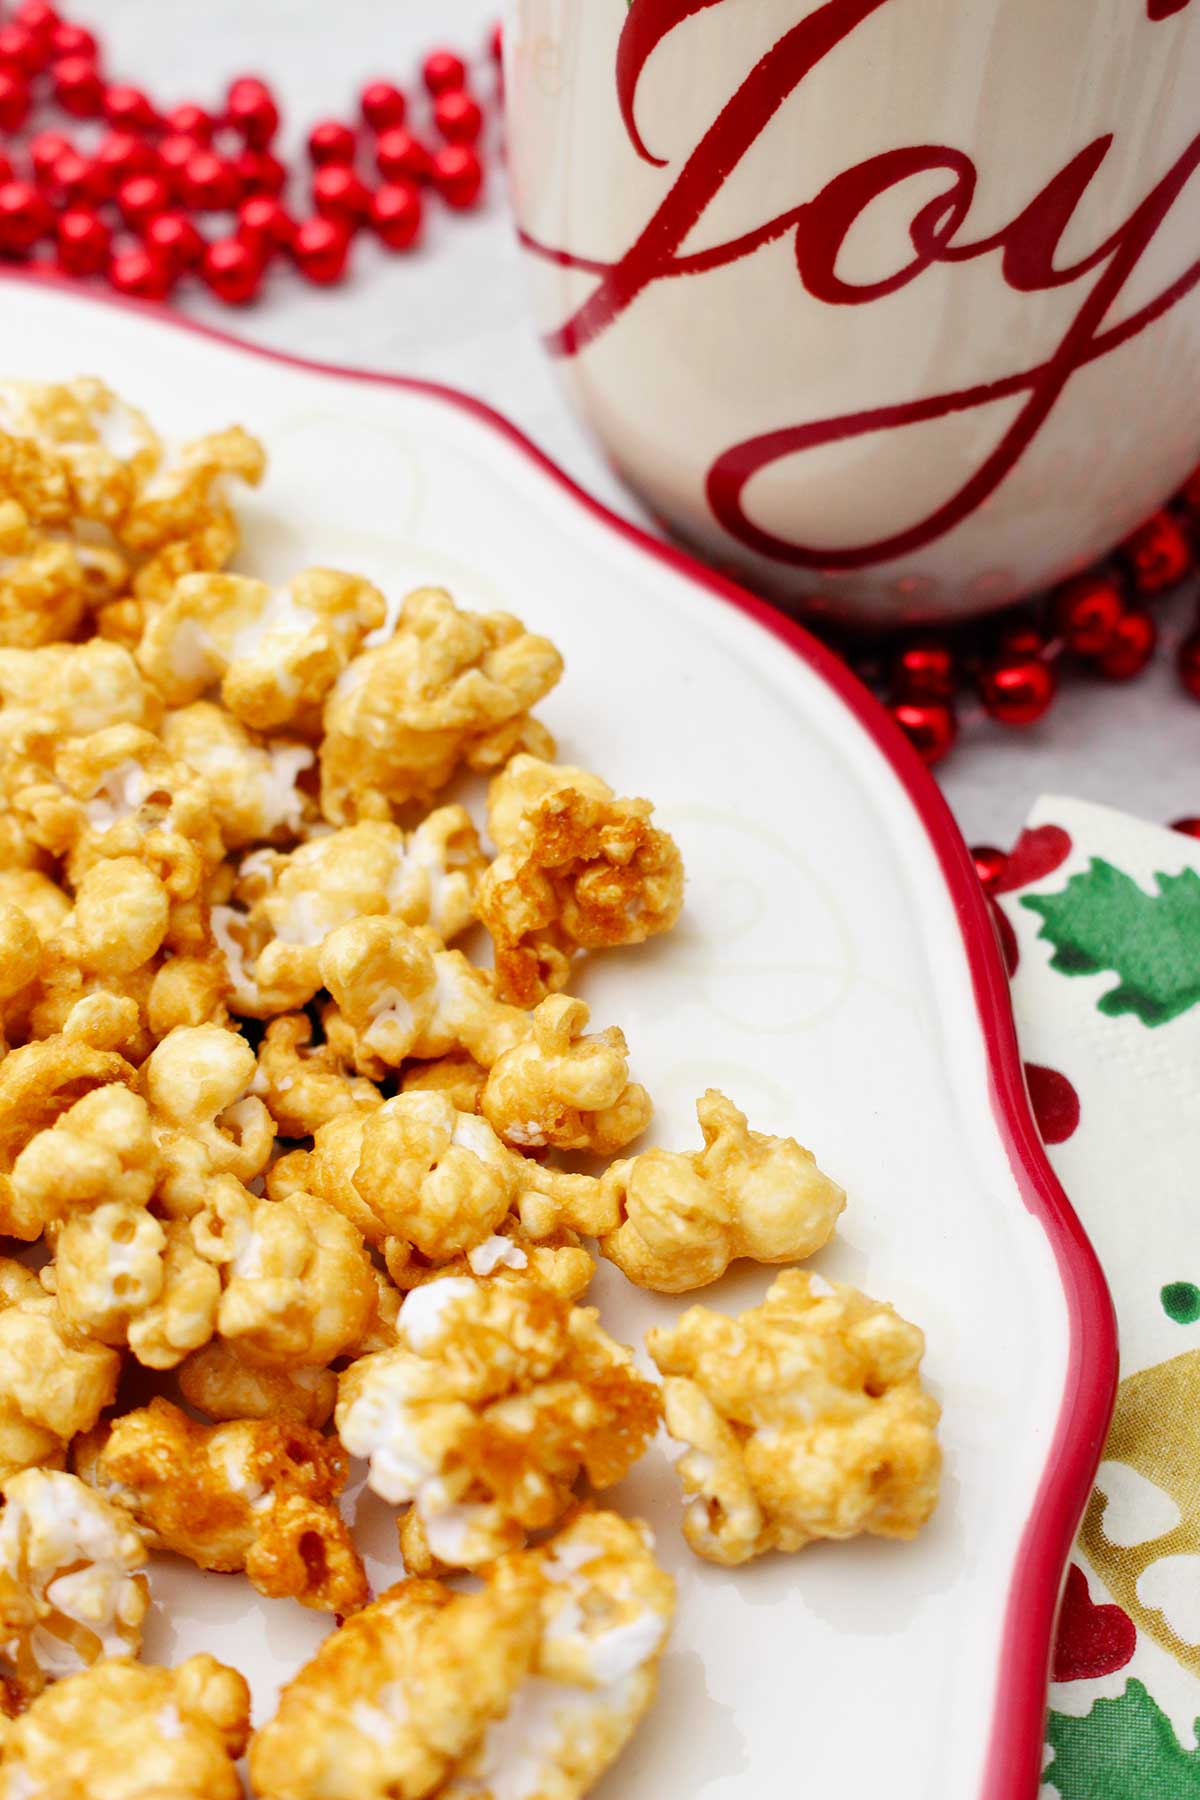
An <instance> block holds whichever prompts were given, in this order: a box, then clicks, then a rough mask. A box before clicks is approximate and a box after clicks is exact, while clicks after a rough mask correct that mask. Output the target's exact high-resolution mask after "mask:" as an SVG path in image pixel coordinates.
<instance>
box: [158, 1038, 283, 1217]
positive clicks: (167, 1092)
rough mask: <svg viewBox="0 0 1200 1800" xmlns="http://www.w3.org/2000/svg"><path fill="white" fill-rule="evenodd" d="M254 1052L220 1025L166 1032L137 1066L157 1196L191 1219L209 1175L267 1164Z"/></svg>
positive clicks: (250, 1171)
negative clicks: (149, 1117)
mask: <svg viewBox="0 0 1200 1800" xmlns="http://www.w3.org/2000/svg"><path fill="white" fill-rule="evenodd" d="M257 1068H258V1065H257V1060H256V1058H255V1055H254V1051H253V1050H252V1049H251V1048H250V1045H249V1044H248V1043H247V1042H246V1040H245V1038H243V1037H241V1036H239V1034H238V1033H237V1032H235V1031H227V1030H225V1029H224V1028H223V1027H222V1026H220V1025H196V1026H181V1027H180V1028H179V1029H178V1030H175V1031H172V1032H170V1033H168V1035H167V1036H166V1037H165V1038H164V1039H163V1041H162V1043H161V1044H159V1045H158V1047H157V1049H156V1050H155V1051H154V1053H153V1055H152V1056H150V1058H149V1059H148V1060H147V1062H146V1063H145V1065H144V1067H143V1068H142V1071H141V1085H142V1090H143V1092H144V1093H145V1096H146V1099H147V1100H148V1101H149V1104H150V1109H151V1113H152V1114H153V1119H154V1135H155V1140H156V1143H157V1146H158V1153H159V1157H160V1160H161V1164H162V1175H161V1178H160V1183H159V1199H160V1201H161V1204H162V1206H163V1209H164V1210H165V1211H166V1212H168V1213H169V1214H171V1215H172V1216H173V1217H181V1218H190V1217H191V1216H192V1215H193V1214H194V1213H197V1212H199V1211H200V1209H201V1208H202V1207H203V1206H204V1205H205V1204H206V1202H207V1201H208V1200H209V1199H210V1197H211V1191H212V1190H211V1183H212V1178H213V1176H215V1175H232V1176H234V1177H235V1179H236V1180H237V1181H239V1182H249V1181H253V1180H254V1179H255V1178H256V1177H257V1176H259V1175H261V1174H262V1172H263V1170H264V1169H265V1168H266V1166H267V1161H268V1159H269V1157H270V1154H271V1147H272V1145H273V1143H274V1141H275V1121H274V1120H273V1119H272V1117H271V1115H270V1113H269V1112H268V1111H267V1108H266V1107H265V1105H264V1104H263V1102H262V1100H261V1099H259V1098H258V1096H257V1095H255V1094H253V1093H252V1092H251V1089H252V1086H253V1083H254V1079H255V1075H256V1073H257Z"/></svg>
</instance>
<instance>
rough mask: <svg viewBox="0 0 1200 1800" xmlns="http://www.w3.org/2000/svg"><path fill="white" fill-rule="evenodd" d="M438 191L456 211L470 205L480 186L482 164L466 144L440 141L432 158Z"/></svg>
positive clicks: (472, 203) (475, 198) (476, 198)
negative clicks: (440, 145) (440, 146)
mask: <svg viewBox="0 0 1200 1800" xmlns="http://www.w3.org/2000/svg"><path fill="white" fill-rule="evenodd" d="M433 180H434V185H435V186H436V188H437V191H438V193H439V194H440V195H441V196H442V199H443V200H444V201H445V202H446V205H447V206H452V207H453V208H454V210H455V211H456V212H464V211H465V210H466V208H467V207H469V206H474V204H475V202H476V201H477V200H478V198H479V193H480V189H481V188H482V187H483V165H482V164H481V163H480V161H479V158H478V157H477V156H476V154H475V152H474V150H472V149H471V146H470V145H469V144H443V146H442V148H441V149H440V150H438V151H437V152H436V153H435V155H434V158H433Z"/></svg>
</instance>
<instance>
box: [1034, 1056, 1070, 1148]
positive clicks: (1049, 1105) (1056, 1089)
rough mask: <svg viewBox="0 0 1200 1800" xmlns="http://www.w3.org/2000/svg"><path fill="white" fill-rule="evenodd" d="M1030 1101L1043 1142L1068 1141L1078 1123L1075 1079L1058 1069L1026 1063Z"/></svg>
mask: <svg viewBox="0 0 1200 1800" xmlns="http://www.w3.org/2000/svg"><path fill="white" fill-rule="evenodd" d="M1025 1080H1026V1082H1027V1083H1028V1085H1029V1103H1030V1105H1031V1106H1032V1107H1033V1116H1034V1118H1035V1119H1036V1120H1037V1128H1038V1130H1039V1131H1040V1132H1041V1134H1042V1142H1043V1144H1065V1143H1066V1141H1067V1139H1068V1138H1069V1137H1070V1136H1071V1135H1072V1133H1073V1132H1074V1131H1075V1130H1076V1128H1077V1126H1078V1124H1079V1095H1078V1094H1077V1093H1076V1092H1075V1086H1074V1083H1073V1082H1071V1081H1069V1080H1068V1079H1067V1077H1066V1076H1065V1075H1063V1074H1061V1073H1060V1072H1059V1070H1057V1069H1046V1068H1043V1066H1042V1064H1041V1063H1026V1064H1025Z"/></svg>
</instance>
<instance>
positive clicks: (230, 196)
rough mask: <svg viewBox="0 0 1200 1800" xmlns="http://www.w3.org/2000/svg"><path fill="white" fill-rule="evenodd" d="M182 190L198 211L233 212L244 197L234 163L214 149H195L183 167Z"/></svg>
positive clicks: (188, 201)
mask: <svg viewBox="0 0 1200 1800" xmlns="http://www.w3.org/2000/svg"><path fill="white" fill-rule="evenodd" d="M180 191H181V193H182V195H183V199H184V203H185V204H186V205H187V206H190V207H191V208H192V210H193V211H194V212H232V211H233V209H234V207H235V206H236V205H237V203H238V201H239V200H240V199H241V197H242V184H241V180H240V178H239V176H238V172H237V170H236V169H235V168H234V166H233V164H232V163H230V162H227V161H226V160H225V158H224V157H223V156H218V155H217V154H216V152H215V151H214V150H205V149H200V150H193V151H192V154H191V155H190V156H189V157H188V159H187V162H186V163H185V164H184V166H183V174H182V176H181V178H180Z"/></svg>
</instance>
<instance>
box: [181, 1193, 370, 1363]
mask: <svg viewBox="0 0 1200 1800" xmlns="http://www.w3.org/2000/svg"><path fill="white" fill-rule="evenodd" d="M192 1236H193V1239H194V1241H195V1243H196V1245H197V1247H198V1249H199V1251H200V1253H201V1255H202V1256H204V1257H205V1258H206V1259H207V1260H208V1261H209V1262H211V1263H213V1264H216V1265H218V1266H219V1267H220V1270H221V1278H222V1283H223V1288H224V1291H223V1293H222V1295H221V1302H220V1309H219V1311H218V1314H217V1326H218V1330H219V1331H220V1334H221V1336H222V1337H223V1338H226V1339H228V1340H229V1341H230V1342H232V1343H233V1344H235V1345H236V1346H237V1348H238V1350H239V1351H240V1353H241V1355H242V1356H243V1357H245V1359H246V1360H247V1361H248V1362H252V1363H257V1364H258V1365H259V1366H260V1367H262V1368H307V1367H311V1366H313V1365H316V1364H325V1363H329V1362H332V1361H333V1359H334V1358H335V1357H337V1356H342V1355H344V1354H345V1353H346V1352H347V1351H349V1350H351V1349H353V1348H354V1347H355V1346H356V1345H357V1344H358V1343H359V1342H360V1340H361V1339H362V1337H363V1334H364V1333H365V1332H366V1331H367V1330H368V1328H369V1327H370V1325H371V1323H372V1321H373V1319H374V1316H375V1311H376V1301H377V1292H376V1285H375V1276H374V1271H373V1269H372V1267H371V1259H370V1257H369V1256H368V1255H367V1252H366V1250H365V1248H364V1247H363V1241H362V1238H361V1236H360V1234H359V1232H358V1230H357V1229H356V1227H355V1226H354V1225H353V1224H352V1223H351V1222H350V1220H349V1219H347V1218H346V1217H345V1216H344V1215H343V1214H342V1213H341V1212H340V1211H339V1210H338V1208H337V1207H335V1206H331V1205H330V1204H329V1203H328V1202H327V1201H325V1200H322V1199H319V1198H317V1197H316V1196H314V1195H312V1194H305V1193H292V1194H289V1195H288V1196H287V1198H286V1199H282V1200H271V1199H257V1198H256V1197H255V1196H254V1195H253V1194H251V1193H249V1192H247V1190H246V1189H245V1188H243V1187H241V1186H240V1184H239V1183H238V1182H236V1181H230V1180H229V1179H228V1178H226V1179H225V1180H223V1181H221V1182H218V1183H214V1184H213V1194H212V1198H211V1199H210V1202H209V1204H208V1205H207V1206H206V1208H205V1210H204V1211H203V1212H202V1213H201V1214H200V1215H199V1216H198V1217H197V1218H196V1219H194V1220H193V1221H192Z"/></svg>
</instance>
